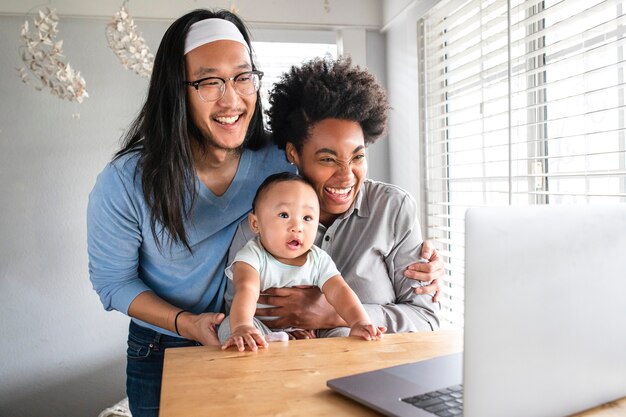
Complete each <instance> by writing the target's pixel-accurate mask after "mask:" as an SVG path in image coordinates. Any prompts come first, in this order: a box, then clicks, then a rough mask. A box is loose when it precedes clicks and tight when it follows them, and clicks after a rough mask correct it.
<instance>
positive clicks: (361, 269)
mask: <svg viewBox="0 0 626 417" xmlns="http://www.w3.org/2000/svg"><path fill="white" fill-rule="evenodd" d="M270 104H271V110H269V111H268V115H269V117H270V125H271V128H272V132H273V135H274V142H275V143H276V144H277V145H278V147H280V148H282V149H285V153H286V156H287V159H288V160H289V162H290V163H292V164H293V165H295V166H296V167H297V168H298V172H299V173H300V174H301V175H302V176H304V177H305V178H306V179H308V180H309V181H310V182H311V183H312V184H313V186H314V188H315V190H316V193H317V196H318V198H319V201H320V209H321V213H320V227H319V229H318V233H317V238H316V241H315V243H316V245H318V246H319V247H321V248H322V249H324V250H325V251H326V252H328V253H329V254H330V255H331V257H332V259H333V260H334V261H335V263H336V264H337V267H338V268H339V271H341V273H342V275H343V276H344V278H345V280H346V282H347V283H348V284H349V285H350V287H351V288H352V289H353V290H354V291H355V292H356V294H357V295H358V296H359V298H360V300H361V301H362V303H363V304H364V305H365V307H366V310H367V312H368V314H369V315H370V317H371V318H372V321H373V323H374V324H375V325H376V326H384V327H387V329H388V330H387V331H388V332H392V333H395V332H408V331H430V330H434V329H437V328H439V318H438V312H439V304H438V303H437V302H436V295H437V294H436V295H435V298H434V297H433V296H432V295H430V294H429V292H431V291H438V284H437V282H436V281H437V279H438V278H440V277H441V275H442V274H443V264H442V262H441V261H440V259H439V257H438V255H437V253H436V252H435V251H433V250H432V249H430V247H429V246H428V245H424V246H425V247H424V250H423V251H422V248H421V247H422V235H421V230H420V225H419V221H418V216H417V214H418V207H417V204H416V203H415V200H414V199H413V198H412V197H411V196H410V195H409V194H408V193H407V192H406V191H404V190H402V189H400V188H398V187H395V186H393V185H389V184H384V183H380V182H376V181H371V180H368V179H366V175H367V159H366V154H365V149H366V147H367V146H368V145H369V144H371V143H374V142H375V141H376V140H377V139H378V138H379V137H380V136H381V135H382V134H383V132H384V130H385V125H386V121H387V110H388V104H387V98H386V94H385V92H384V90H383V89H382V87H381V86H380V85H379V84H378V83H377V82H376V80H375V78H374V77H373V75H372V74H370V73H369V72H367V71H365V70H362V69H360V68H359V67H355V66H352V65H351V62H350V60H349V59H339V60H338V61H332V60H328V59H315V60H312V61H310V62H308V63H306V64H304V65H303V66H301V67H293V68H292V69H291V71H290V72H289V73H287V74H285V75H284V76H283V78H282V79H281V81H280V82H279V83H278V84H276V85H275V88H274V90H273V92H272V94H271V97H270ZM250 237H251V235H249V233H248V232H247V231H246V230H245V228H242V229H241V230H240V233H238V234H237V235H236V238H235V239H236V240H235V242H234V245H233V246H231V249H232V248H233V247H238V246H239V245H241V242H242V241H245V240H247V239H248V238H250ZM420 253H421V254H422V256H424V255H426V256H425V257H427V259H428V260H429V261H431V262H430V263H429V264H427V265H420V266H419V267H417V266H416V265H412V264H413V263H414V262H415V260H416V259H417V258H418V257H419V254H420ZM408 267H410V268H409V270H408V271H407V268H408ZM412 269H420V270H421V272H417V271H412ZM405 275H406V276H405ZM411 278H417V279H418V280H415V279H411ZM419 279H422V280H424V279H427V280H433V282H432V283H431V284H430V285H427V284H428V282H425V281H420V280H419ZM415 287H417V288H415ZM259 302H260V303H264V304H269V305H272V306H274V308H268V309H262V310H261V309H259V310H258V311H257V313H258V314H259V315H262V316H275V317H279V318H278V319H276V320H273V321H272V322H271V323H268V324H269V325H270V327H279V328H282V327H292V326H293V327H298V328H303V329H310V330H316V329H331V328H335V327H339V326H345V325H346V324H345V323H344V322H343V320H341V318H340V317H339V316H338V315H337V313H336V312H335V311H334V309H333V308H332V307H331V306H330V305H329V304H328V303H327V302H326V300H325V298H324V297H323V296H322V294H321V293H320V291H319V290H318V289H317V288H282V289H271V290H269V291H267V292H266V294H265V295H262V296H261V298H260V299H259ZM344 330H345V328H344ZM344 334H345V331H344V332H334V331H328V332H324V333H323V334H322V335H323V336H339V335H344ZM295 336H296V337H315V333H313V332H311V331H302V332H297V333H296V334H295Z"/></svg>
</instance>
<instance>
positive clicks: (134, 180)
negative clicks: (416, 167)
mask: <svg viewBox="0 0 626 417" xmlns="http://www.w3.org/2000/svg"><path fill="white" fill-rule="evenodd" d="M138 159H139V155H138V153H131V154H127V155H124V156H123V157H121V158H118V159H116V160H114V161H112V162H111V163H109V164H108V165H107V166H106V167H105V168H104V170H103V171H102V172H101V173H100V175H99V176H98V179H97V181H96V185H95V186H94V188H93V190H92V191H91V194H90V195H89V205H88V209H87V243H88V253H89V275H90V279H91V282H92V284H93V287H94V289H95V290H96V292H97V293H98V295H99V296H100V300H101V301H102V304H103V305H104V308H105V309H106V310H118V311H121V312H122V313H124V314H128V307H129V305H130V304H131V302H132V301H133V300H134V299H135V297H137V296H138V295H139V294H140V293H142V292H144V291H148V290H150V291H153V292H154V293H155V294H157V295H158V296H159V297H161V298H163V299H164V300H166V301H168V302H169V303H171V304H173V305H175V306H177V307H180V308H183V309H185V310H188V311H192V312H195V313H201V312H205V311H209V312H219V311H222V310H223V302H224V289H225V286H226V276H225V275H224V269H225V267H226V258H227V255H228V248H229V246H230V243H231V241H232V238H233V235H234V234H235V230H236V229H237V225H238V224H239V222H240V221H241V220H242V219H244V218H245V216H246V215H247V214H248V212H249V211H250V210H251V204H252V198H253V197H254V194H255V192H256V190H257V188H258V186H259V185H260V184H261V182H262V181H263V180H264V179H265V178H266V177H267V176H268V175H271V174H274V173H276V172H281V171H292V172H293V171H294V167H293V166H291V165H289V164H288V163H287V160H286V158H285V153H284V151H282V150H280V149H278V148H276V147H275V146H268V147H265V148H263V149H260V150H258V151H251V150H249V149H246V150H244V151H243V153H242V155H241V159H240V161H239V166H238V168H237V173H236V174H235V178H234V179H233V181H232V183H231V184H230V186H229V188H228V190H227V191H226V192H225V193H224V194H223V195H221V196H219V197H218V196H216V195H215V194H213V193H212V192H211V191H210V190H209V189H207V188H206V186H205V185H204V183H202V182H201V181H200V180H199V179H198V178H196V190H197V192H198V195H197V198H196V201H195V204H194V206H193V208H192V210H191V213H190V216H189V218H188V219H187V220H186V221H185V229H186V232H187V239H188V241H189V244H190V246H191V249H192V252H191V253H190V252H189V250H187V248H186V247H185V246H184V245H182V244H172V243H171V242H169V241H166V242H165V243H164V244H163V245H162V247H161V249H160V250H159V249H158V247H157V245H156V242H155V241H154V237H153V235H152V230H151V228H150V211H149V209H148V207H147V205H146V202H145V200H144V198H143V191H142V188H141V174H140V173H139V174H138V175H135V168H136V166H137V161H138ZM158 230H159V227H158V225H157V231H158ZM133 320H135V321H136V322H137V323H139V324H140V325H142V326H145V327H149V328H151V329H153V330H156V331H158V332H161V333H164V334H168V335H173V336H175V334H174V333H172V332H169V331H167V330H165V329H161V328H159V327H156V326H153V325H151V324H148V323H144V322H141V321H139V320H136V319H133Z"/></svg>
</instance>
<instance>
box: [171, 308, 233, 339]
mask: <svg viewBox="0 0 626 417" xmlns="http://www.w3.org/2000/svg"><path fill="white" fill-rule="evenodd" d="M222 320H224V314H222V313H202V314H193V313H188V312H185V313H182V314H181V315H180V316H179V317H178V331H179V333H180V335H181V336H182V337H184V338H186V339H191V340H195V341H196V342H200V343H202V344H203V345H204V346H211V345H212V346H219V345H220V340H219V338H218V337H217V331H216V329H215V326H216V325H218V324H220V323H221V322H222Z"/></svg>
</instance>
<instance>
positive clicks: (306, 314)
mask: <svg viewBox="0 0 626 417" xmlns="http://www.w3.org/2000/svg"><path fill="white" fill-rule="evenodd" d="M258 302H259V303H260V304H269V305H272V306H274V307H270V308H257V310H256V313H255V314H256V315H257V316H275V317H278V318H277V319H275V320H267V321H264V323H265V324H266V325H267V326H269V327H271V328H287V327H298V328H301V329H330V328H334V327H340V326H346V323H345V322H344V321H343V320H342V319H341V317H339V315H338V314H337V312H336V311H335V309H334V308H333V307H332V306H331V305H330V304H329V303H328V301H326V297H324V294H322V292H321V291H320V289H319V288H318V287H311V286H299V287H291V288H270V289H267V290H265V291H264V292H263V294H261V296H260V297H259V301H258Z"/></svg>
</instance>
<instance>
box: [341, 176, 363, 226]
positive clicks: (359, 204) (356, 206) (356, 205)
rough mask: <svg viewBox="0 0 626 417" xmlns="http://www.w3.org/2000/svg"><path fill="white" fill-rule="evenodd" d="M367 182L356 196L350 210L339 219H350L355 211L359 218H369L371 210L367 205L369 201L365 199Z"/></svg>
mask: <svg viewBox="0 0 626 417" xmlns="http://www.w3.org/2000/svg"><path fill="white" fill-rule="evenodd" d="M366 181H367V180H365V181H364V182H363V184H361V188H360V189H359V193H358V194H357V195H356V199H355V200H354V202H353V203H352V205H351V206H350V208H349V209H348V210H347V211H346V212H345V213H343V214H342V215H341V216H339V217H338V218H339V219H345V218H347V217H350V216H351V215H352V213H353V212H354V211H355V210H356V212H357V215H358V216H360V217H369V215H370V208H369V204H367V199H366V198H365V182H366Z"/></svg>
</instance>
